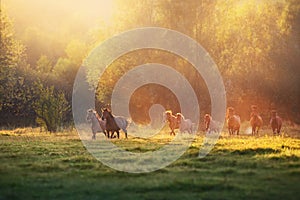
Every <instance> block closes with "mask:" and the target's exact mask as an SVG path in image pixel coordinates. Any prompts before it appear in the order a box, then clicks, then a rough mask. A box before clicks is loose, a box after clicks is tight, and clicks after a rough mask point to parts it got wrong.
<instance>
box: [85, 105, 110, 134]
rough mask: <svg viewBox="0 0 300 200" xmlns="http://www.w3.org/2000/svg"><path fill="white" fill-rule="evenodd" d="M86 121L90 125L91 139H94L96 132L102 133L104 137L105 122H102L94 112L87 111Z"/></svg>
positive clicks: (91, 110)
mask: <svg viewBox="0 0 300 200" xmlns="http://www.w3.org/2000/svg"><path fill="white" fill-rule="evenodd" d="M86 120H87V122H89V123H92V133H93V136H92V139H96V133H97V132H103V133H104V135H106V121H105V120H102V119H101V118H100V117H99V115H98V113H97V112H96V111H95V110H93V109H89V110H87V115H86Z"/></svg>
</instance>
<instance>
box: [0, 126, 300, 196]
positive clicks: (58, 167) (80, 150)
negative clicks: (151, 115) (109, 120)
mask: <svg viewBox="0 0 300 200" xmlns="http://www.w3.org/2000/svg"><path fill="white" fill-rule="evenodd" d="M166 135H167V134H166ZM202 139H203V138H202V137H201V136H199V137H198V138H197V140H196V141H195V142H194V143H193V144H192V146H191V147H190V148H189V150H188V151H187V152H186V153H185V154H184V155H183V156H182V157H181V158H180V159H178V160H177V161H176V162H174V163H172V164H171V165H170V166H168V167H166V168H164V169H161V170H158V171H156V172H152V173H146V174H129V173H125V172H118V171H115V170H113V169H111V168H109V167H107V166H105V165H103V164H101V163H100V162H98V161H97V160H96V159H95V158H94V157H93V156H91V155H90V154H89V153H88V152H87V150H86V149H85V147H84V146H83V145H82V143H81V141H80V139H79V138H78V136H77V135H76V133H75V132H65V133H59V134H55V135H49V134H46V133H39V132H37V131H36V130H32V129H18V130H10V131H5V130H4V131H1V132H0V162H1V163H0V199H180V200H183V199H243V200H244V199H256V200H257V199H272V200H273V199H299V198H300V192H299V191H300V139H297V138H295V137H293V138H292V137H279V136H277V137H273V136H269V135H265V136H261V137H250V136H239V137H237V136H234V137H228V136H226V135H225V136H223V137H221V138H220V139H219V141H218V143H217V144H216V145H215V147H214V149H213V150H212V151H211V152H210V154H209V155H208V156H206V157H205V158H203V159H199V158H198V157H197V156H198V151H199V147H200V145H201V141H202ZM169 140H170V138H169V136H166V138H165V141H169ZM114 141H115V143H116V144H118V145H120V146H122V148H125V149H127V150H131V151H135V152H144V151H147V150H149V149H156V148H158V147H159V146H160V145H161V144H156V143H158V141H155V140H153V141H147V140H142V139H136V138H130V139H128V140H124V139H121V140H114Z"/></svg>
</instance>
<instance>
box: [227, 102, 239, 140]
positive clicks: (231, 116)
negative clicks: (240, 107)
mask: <svg viewBox="0 0 300 200" xmlns="http://www.w3.org/2000/svg"><path fill="white" fill-rule="evenodd" d="M226 118H227V126H228V132H229V135H233V134H234V133H235V132H236V134H237V135H239V133H240V126H241V118H240V116H238V115H236V114H235V110H234V108H233V107H229V108H228V109H227V113H226Z"/></svg>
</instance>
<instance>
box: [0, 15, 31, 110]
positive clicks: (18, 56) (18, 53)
mask: <svg viewBox="0 0 300 200" xmlns="http://www.w3.org/2000/svg"><path fill="white" fill-rule="evenodd" d="M24 49H25V48H24V46H23V45H21V43H20V42H19V41H17V40H16V39H15V37H14V29H13V24H12V22H11V20H10V19H9V18H8V16H7V15H6V13H5V11H4V10H1V12H0V110H1V109H2V108H3V107H4V106H11V105H12V102H11V101H10V99H11V98H12V96H13V92H14V87H15V85H16V83H17V80H18V78H17V77H16V70H17V67H18V66H19V65H21V64H22V63H23V62H24Z"/></svg>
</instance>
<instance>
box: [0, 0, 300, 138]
mask: <svg viewBox="0 0 300 200" xmlns="http://www.w3.org/2000/svg"><path fill="white" fill-rule="evenodd" d="M129 1H130V2H129ZM115 4H116V5H117V7H116V12H115V14H114V16H113V17H114V18H113V22H112V23H111V24H104V23H102V22H99V24H98V26H96V27H84V28H86V29H88V30H86V31H82V30H81V31H70V30H69V32H67V37H65V38H71V39H69V40H67V42H65V43H63V44H60V40H62V39H61V38H59V39H56V38H54V36H51V33H49V34H47V33H45V32H43V31H42V30H41V29H39V28H36V27H26V26H25V25H26V24H25V25H24V24H22V27H23V29H22V30H18V32H17V33H16V32H15V28H14V25H19V24H18V23H19V22H18V21H16V22H13V21H12V20H11V19H10V18H9V17H8V15H7V12H6V10H4V9H2V10H1V21H0V28H1V38H0V40H1V46H0V48H1V59H0V70H1V74H0V103H1V105H0V118H1V123H0V125H1V126H14V127H15V126H35V125H39V126H44V127H45V128H46V129H47V130H48V131H51V132H55V131H57V130H59V129H61V128H64V127H65V126H67V125H71V124H72V115H71V108H70V105H71V101H72V99H71V96H72V86H73V82H74V78H75V75H76V73H77V70H78V68H79V67H80V66H81V65H82V62H83V60H84V58H85V57H86V56H87V55H88V53H89V52H90V51H91V50H92V49H93V48H94V47H95V46H97V45H98V44H99V43H101V42H102V41H104V40H105V39H107V38H109V37H111V36H113V35H115V34H117V33H120V32H122V31H125V30H128V29H132V28H138V27H144V26H159V27H165V28H169V29H173V30H177V31H180V32H182V33H184V34H186V35H189V36H190V37H192V38H193V39H195V40H196V41H198V42H199V43H200V44H201V45H202V46H203V47H204V48H205V49H206V50H207V51H208V52H209V54H210V55H211V57H212V58H213V59H214V61H215V62H216V64H217V66H218V68H219V70H220V72H221V74H222V77H223V81H224V84H225V87H226V93H227V104H228V105H229V106H233V107H235V108H236V110H237V111H239V114H240V115H241V116H242V118H244V119H247V117H248V116H249V111H250V105H251V104H258V105H259V107H260V109H261V112H262V114H263V115H266V116H267V115H268V112H269V110H270V109H273V108H276V109H277V110H278V111H279V113H280V114H281V115H283V117H284V118H286V119H291V120H293V121H294V122H297V123H300V122H299V120H300V96H299V94H300V88H299V87H300V83H299V82H300V80H299V77H300V70H299V63H300V58H299V53H300V48H299V40H300V39H299V37H300V34H299V33H300V26H299V24H300V13H299V11H300V3H299V1H297V0H286V1H240V0H230V1H228V0H218V1H210V0H201V1H196V0H188V1H178V0H167V1H158V0H155V1H150V0H139V1H137V0H127V1H126V3H124V1H122V0H116V1H115ZM14 23H15V24H14ZM72 25H73V26H74V27H72V30H80V28H81V27H83V26H82V23H79V25H77V26H76V24H72ZM70 27H71V26H69V27H68V29H71V28H70ZM62 28H63V27H62ZM64 31H65V30H64ZM79 32H80V33H79ZM52 44H55V45H54V46H53V47H52V46H51V45H52ZM150 62H157V63H162V64H166V65H169V66H172V67H174V68H175V69H176V70H178V71H179V72H180V73H181V74H183V75H184V76H185V77H186V78H187V79H188V80H189V82H190V83H191V85H192V87H193V88H194V89H195V91H196V94H197V97H198V99H199V102H200V110H201V111H203V112H208V113H209V112H210V99H209V94H208V91H207V88H206V85H205V83H204V81H203V79H202V78H201V76H199V75H195V74H196V73H194V71H193V70H194V69H193V67H192V66H191V64H190V63H188V62H187V61H186V60H184V59H183V58H180V57H178V56H176V55H172V54H170V53H168V52H163V51H160V50H140V51H134V52H129V53H128V54H126V55H124V56H122V57H120V58H119V59H117V60H116V61H114V62H113V63H112V64H111V65H110V67H109V68H108V69H107V70H106V71H105V74H104V75H105V77H106V78H105V79H101V80H99V84H98V86H97V88H96V90H97V93H96V96H97V98H96V102H97V106H98V109H99V108H100V107H101V106H103V105H105V104H107V103H109V102H110V98H111V92H112V89H113V87H114V84H115V83H116V81H117V80H118V79H119V78H120V77H121V76H122V74H124V73H125V72H126V71H128V70H130V69H132V68H133V67H135V66H137V65H139V64H144V63H150ZM95 70H97V69H90V70H88V72H87V74H88V78H89V79H90V80H98V79H99V77H95V74H97V73H95V72H96V71H95ZM91 87H92V85H91ZM153 103H161V104H163V105H164V106H165V107H166V108H173V109H175V110H176V109H177V110H179V105H178V102H177V100H176V98H174V94H172V93H171V92H170V91H168V89H167V88H164V87H161V86H157V85H152V86H151V85H146V86H144V87H142V88H140V89H139V90H137V91H136V92H135V94H134V95H133V97H132V99H131V104H130V110H131V112H132V115H133V118H134V119H135V120H136V121H138V122H140V123H146V122H148V121H149V116H147V114H142V115H140V114H139V113H148V112H147V109H149V107H150V106H151V105H152V104H153ZM201 114H203V113H201Z"/></svg>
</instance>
